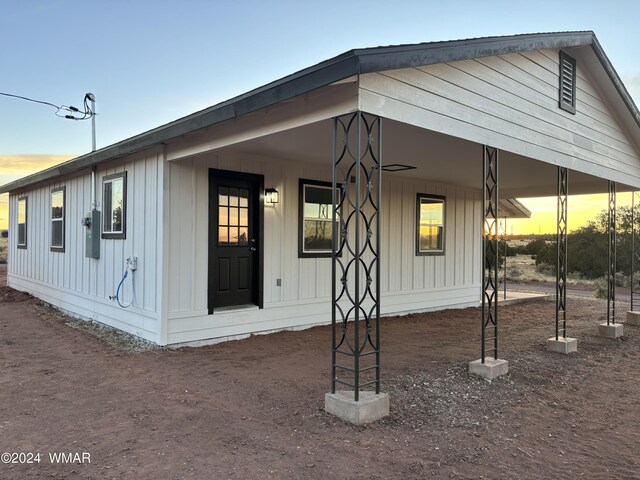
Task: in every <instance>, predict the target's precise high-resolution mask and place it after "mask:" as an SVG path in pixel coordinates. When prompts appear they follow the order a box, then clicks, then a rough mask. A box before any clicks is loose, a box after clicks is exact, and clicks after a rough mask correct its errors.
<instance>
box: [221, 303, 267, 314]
mask: <svg viewBox="0 0 640 480" xmlns="http://www.w3.org/2000/svg"><path fill="white" fill-rule="evenodd" d="M245 310H259V307H258V305H255V304H253V303H248V304H246V305H229V306H228V307H218V308H214V309H213V314H214V315H215V314H216V313H231V312H243V311H245Z"/></svg>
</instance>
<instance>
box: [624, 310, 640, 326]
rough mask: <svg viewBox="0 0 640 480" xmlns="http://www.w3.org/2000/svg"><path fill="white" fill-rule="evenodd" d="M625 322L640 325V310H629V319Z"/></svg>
mask: <svg viewBox="0 0 640 480" xmlns="http://www.w3.org/2000/svg"><path fill="white" fill-rule="evenodd" d="M625 323H626V324H627V325H631V326H633V327H637V326H638V325H640V312H632V311H629V312H627V321H626V322H625Z"/></svg>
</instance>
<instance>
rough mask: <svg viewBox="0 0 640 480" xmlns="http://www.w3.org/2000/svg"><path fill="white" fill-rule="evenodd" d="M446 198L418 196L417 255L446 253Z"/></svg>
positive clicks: (420, 194)
mask: <svg viewBox="0 0 640 480" xmlns="http://www.w3.org/2000/svg"><path fill="white" fill-rule="evenodd" d="M444 204H445V197H441V196H439V195H425V194H422V193H419V194H418V199H417V202H416V223H417V227H416V255H442V254H443V253H444Z"/></svg>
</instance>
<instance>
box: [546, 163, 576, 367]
mask: <svg viewBox="0 0 640 480" xmlns="http://www.w3.org/2000/svg"><path fill="white" fill-rule="evenodd" d="M568 197H569V171H568V170H567V169H566V168H564V167H558V210H557V212H558V213H557V221H558V224H557V227H556V245H557V248H558V253H557V259H556V336H555V337H552V338H550V339H548V340H547V350H548V351H549V352H559V353H565V354H567V353H571V352H576V351H577V350H578V341H577V340H576V339H575V338H568V337H567V218H568Z"/></svg>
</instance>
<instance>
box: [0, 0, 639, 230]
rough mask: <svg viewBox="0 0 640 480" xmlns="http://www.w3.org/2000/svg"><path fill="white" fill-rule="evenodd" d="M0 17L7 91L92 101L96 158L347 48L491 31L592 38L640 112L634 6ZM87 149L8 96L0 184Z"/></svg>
mask: <svg viewBox="0 0 640 480" xmlns="http://www.w3.org/2000/svg"><path fill="white" fill-rule="evenodd" d="M0 12H1V13H0V44H1V45H2V46H3V47H2V49H0V66H1V71H2V75H1V76H0V92H4V93H10V94H14V95H21V96H26V97H30V98H33V99H37V100H42V101H46V102H50V103H53V104H56V105H73V106H76V107H81V106H82V100H83V98H84V95H85V93H87V92H91V93H93V94H95V96H96V107H97V108H96V110H97V112H98V116H97V118H96V131H97V146H98V148H101V147H104V146H107V145H110V144H113V143H115V142H118V141H120V140H123V139H125V138H128V137H130V136H133V135H136V134H139V133H142V132H144V131H147V130H149V129H152V128H154V127H157V126H159V125H162V124H164V123H167V122H170V121H172V120H175V119H177V118H180V117H182V116H185V115H188V114H190V113H193V112H195V111H197V110H201V109H203V108H206V107H208V106H211V105H214V104H216V103H218V102H221V101H223V100H226V99H228V98H231V97H233V96H236V95H239V94H241V93H244V92H246V91H249V90H251V89H253V88H256V87H259V86H261V85H264V84H266V83H268V82H270V81H272V80H275V79H278V78H281V77H283V76H286V75H288V74H290V73H293V72H295V71H297V70H300V69H302V68H305V67H307V66H310V65H313V64H316V63H318V62H320V61H323V60H326V59H328V58H330V57H333V56H335V55H338V54H340V53H343V52H345V51H347V50H350V49H353V48H360V47H374V46H381V45H394V44H404V43H418V42H427V41H438V40H453V39H460V38H472V37H482V36H492V35H511V34H518V33H534V32H547V31H570V30H593V31H595V33H596V35H597V37H598V39H599V41H600V43H601V44H602V46H603V48H604V50H605V52H606V53H607V55H608V56H609V58H610V60H611V61H612V63H613V65H614V67H615V68H616V70H617V72H618V74H619V75H620V77H621V78H622V80H623V82H624V83H625V85H626V87H627V89H628V90H629V92H630V94H631V95H632V97H634V99H635V101H636V104H639V103H640V59H639V57H638V55H637V47H638V45H640V29H638V26H637V21H638V18H640V2H638V1H636V0H628V1H627V0H608V1H602V0H601V1H589V0H580V1H575V0H565V1H563V2H558V1H557V0H553V1H548V0H540V1H536V2H530V1H520V0H509V1H502V0H500V1H492V0H483V1H478V0H473V1H466V0H462V1H456V0H449V1H446V2H445V1H441V0H438V1H434V0H422V1H402V0H395V1H389V0H386V1H378V0H369V1H359V0H355V1H349V0H340V1H334V0H323V1H305V0H296V1H284V0H283V1H279V0H271V1H269V2H265V1H243V0H230V1H226V0H209V1H205V0H173V1H168V0H127V1H124V0H110V1H98V0H21V1H18V0H0ZM90 150H91V124H90V121H72V120H67V119H64V118H59V117H57V116H56V115H55V109H54V108H52V107H50V106H47V105H42V104H36V103H31V102H27V101H23V100H18V99H14V98H8V97H4V96H0V184H4V183H7V182H9V181H12V180H14V179H16V178H19V177H21V176H24V175H26V174H28V173H33V172H34V171H37V170H40V169H42V168H45V167H48V166H50V165H52V164H54V163H58V162H60V161H62V160H65V159H68V158H72V157H75V156H78V155H81V154H84V153H87V152H89V151H90ZM576 201H579V199H578V200H576ZM595 203H596V204H597V203H598V202H597V201H596V202H595ZM6 204H7V198H6V195H4V196H0V228H5V227H6V221H7V213H6ZM525 204H528V205H529V206H532V205H533V204H531V203H530V202H529V201H528V200H527V201H526V202H525ZM536 205H537V204H536ZM554 205H555V204H554ZM573 205H574V204H572V208H574V206H573ZM602 205H603V208H604V207H605V206H606V200H604V199H603V200H602ZM547 207H548V202H547V204H544V205H543V206H541V207H540V208H547ZM534 213H537V212H536V211H535V210H534ZM540 218H542V217H540ZM540 222H542V220H540ZM553 224H555V217H554V220H553ZM518 225H520V224H518ZM522 225H524V224H522ZM531 225H532V226H528V227H527V226H518V227H514V228H517V229H530V230H532V231H534V232H537V231H538V229H539V228H541V227H539V226H538V225H535V221H534V220H532V221H531ZM545 225H547V224H545ZM544 228H545V229H548V228H549V227H548V225H547V226H545V227H544ZM514 233H517V232H514Z"/></svg>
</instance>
